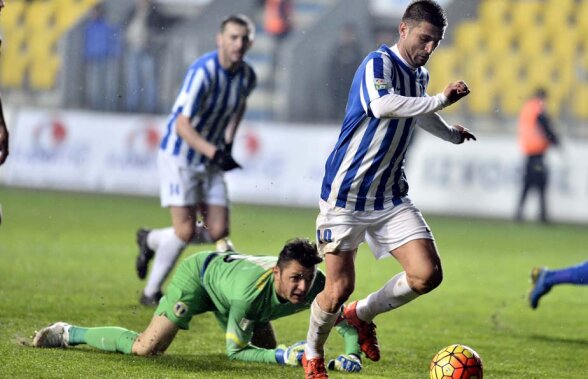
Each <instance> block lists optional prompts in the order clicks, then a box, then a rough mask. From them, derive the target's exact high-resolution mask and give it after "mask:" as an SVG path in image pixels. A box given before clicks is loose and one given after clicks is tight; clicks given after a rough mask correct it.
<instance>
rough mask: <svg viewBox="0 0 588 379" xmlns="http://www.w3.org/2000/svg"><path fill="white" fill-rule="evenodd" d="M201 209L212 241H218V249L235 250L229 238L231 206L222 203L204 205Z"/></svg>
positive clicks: (223, 250) (221, 250) (222, 250)
mask: <svg viewBox="0 0 588 379" xmlns="http://www.w3.org/2000/svg"><path fill="white" fill-rule="evenodd" d="M201 210H202V214H203V215H204V226H205V227H206V230H207V232H208V234H209V236H210V239H211V241H214V242H215V243H216V250H217V251H220V252H225V251H234V250H235V247H234V246H233V243H232V242H231V240H230V239H229V238H228V235H229V208H228V207H225V206H221V205H204V206H202V207H201Z"/></svg>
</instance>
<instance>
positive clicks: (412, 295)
mask: <svg viewBox="0 0 588 379" xmlns="http://www.w3.org/2000/svg"><path fill="white" fill-rule="evenodd" d="M418 296H419V294H418V293H416V292H414V291H413V290H412V288H410V286H409V285H408V280H407V279H406V272H404V271H403V272H401V273H400V274H398V275H396V276H394V277H393V278H392V279H390V280H389V281H388V283H386V284H385V285H384V287H382V288H380V289H379V290H377V291H376V292H374V293H371V294H369V295H368V297H366V298H365V299H362V300H359V301H358V302H357V308H356V312H357V317H359V318H360V319H361V320H363V321H365V322H371V321H372V320H373V319H374V317H376V315H379V314H380V313H384V312H388V311H389V310H392V309H395V308H398V307H400V306H402V305H404V304H406V303H408V302H410V301H412V300H414V299H416V298H417V297H418Z"/></svg>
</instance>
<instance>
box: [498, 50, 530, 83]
mask: <svg viewBox="0 0 588 379" xmlns="http://www.w3.org/2000/svg"><path fill="white" fill-rule="evenodd" d="M525 64H526V63H525V60H524V58H523V57H522V56H521V55H520V54H516V53H510V54H506V55H504V56H502V57H500V60H497V61H494V62H493V65H494V67H493V71H494V77H495V82H496V84H497V87H498V88H503V89H505V90H506V89H508V88H510V87H512V86H514V85H516V84H517V83H518V81H519V80H520V79H521V77H522V75H521V71H522V70H523V68H524V67H525Z"/></svg>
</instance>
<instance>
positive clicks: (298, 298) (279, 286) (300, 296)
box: [274, 261, 316, 304]
mask: <svg viewBox="0 0 588 379" xmlns="http://www.w3.org/2000/svg"><path fill="white" fill-rule="evenodd" d="M315 275H316V267H313V268H306V267H304V266H302V265H301V264H300V263H298V262H296V261H292V262H290V263H289V264H288V265H287V266H286V267H284V268H283V269H281V270H280V268H279V267H274V286H275V288H276V292H277V294H278V296H279V297H281V298H282V299H285V300H288V301H289V302H290V303H292V304H299V303H302V302H303V301H304V300H305V299H306V295H307V294H308V291H310V288H311V287H312V283H313V282H314V278H315Z"/></svg>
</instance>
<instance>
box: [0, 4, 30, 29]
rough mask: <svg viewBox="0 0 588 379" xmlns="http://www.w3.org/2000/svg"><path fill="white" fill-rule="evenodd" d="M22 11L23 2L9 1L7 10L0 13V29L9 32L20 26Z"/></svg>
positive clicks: (23, 7)
mask: <svg viewBox="0 0 588 379" xmlns="http://www.w3.org/2000/svg"><path fill="white" fill-rule="evenodd" d="M24 9H25V2H24V1H22V0H21V1H11V2H10V3H9V10H8V11H7V10H4V11H3V12H2V17H0V28H2V30H10V29H13V28H16V27H18V26H19V25H21V23H22V22H23V17H24Z"/></svg>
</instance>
